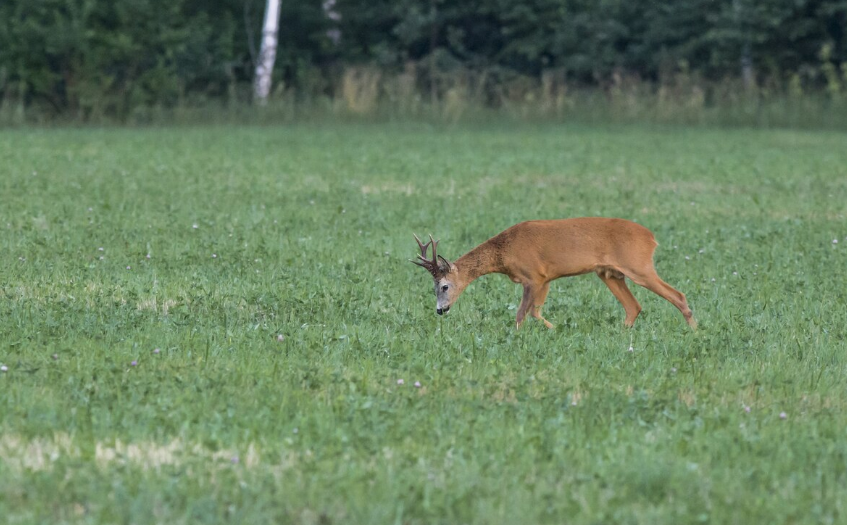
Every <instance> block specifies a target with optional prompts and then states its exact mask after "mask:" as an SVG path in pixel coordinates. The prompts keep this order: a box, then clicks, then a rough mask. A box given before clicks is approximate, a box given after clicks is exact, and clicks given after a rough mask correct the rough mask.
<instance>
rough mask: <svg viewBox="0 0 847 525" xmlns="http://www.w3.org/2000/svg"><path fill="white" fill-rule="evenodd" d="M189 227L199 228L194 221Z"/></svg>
mask: <svg viewBox="0 0 847 525" xmlns="http://www.w3.org/2000/svg"><path fill="white" fill-rule="evenodd" d="M191 227H192V228H194V229H195V230H196V229H197V228H199V227H200V226H198V225H197V223H196V222H195V223H194V224H192V225H191Z"/></svg>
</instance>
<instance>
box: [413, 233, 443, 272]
mask: <svg viewBox="0 0 847 525" xmlns="http://www.w3.org/2000/svg"><path fill="white" fill-rule="evenodd" d="M412 235H414V236H415V241H417V243H418V248H420V249H421V254H420V255H418V260H417V261H414V260H411V259H410V261H411V262H413V263H415V264H417V265H418V266H421V267H423V268H425V269H426V270H427V271H428V272H429V273H431V274H432V276H433V277H438V275H439V269H438V254H437V253H436V251H435V249H436V246H437V245H438V241H436V240H434V239H433V238H432V234H430V235H429V242H427V243H426V244H424V243H422V242H421V240H420V239H418V236H417V235H415V234H414V233H413V234H412ZM430 246H432V259H428V258H427V256H426V252H427V251H428V250H429V247H430Z"/></svg>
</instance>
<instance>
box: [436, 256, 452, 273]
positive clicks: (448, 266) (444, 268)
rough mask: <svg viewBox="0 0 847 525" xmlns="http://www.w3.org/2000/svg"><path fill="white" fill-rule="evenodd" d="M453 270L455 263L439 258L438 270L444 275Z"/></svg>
mask: <svg viewBox="0 0 847 525" xmlns="http://www.w3.org/2000/svg"><path fill="white" fill-rule="evenodd" d="M453 268H454V266H453V263H451V262H450V261H448V260H447V259H445V258H444V257H442V256H440V255H439V256H438V269H439V270H440V271H441V272H442V273H447V272H449V271H450V270H452V269H453Z"/></svg>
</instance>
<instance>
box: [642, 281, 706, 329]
mask: <svg viewBox="0 0 847 525" xmlns="http://www.w3.org/2000/svg"><path fill="white" fill-rule="evenodd" d="M627 277H629V278H630V279H632V282H634V283H635V284H637V285H639V286H643V287H644V288H647V289H648V290H650V291H651V292H653V293H655V294H656V295H658V296H659V297H664V298H665V299H667V300H668V301H669V302H670V303H671V304H672V305H674V306H676V307H677V309H678V310H679V311H680V312H682V316H683V317H685V321H686V322H687V323H688V326H690V327H691V328H695V329H696V328H697V321H695V320H694V315H693V314H692V313H691V308H689V307H688V301H687V300H686V299H685V294H683V293H682V292H680V291H679V290H676V289H675V288H674V287H673V286H671V285H669V284H668V283H666V282H665V281H663V280H662V279H661V278H660V277H659V275H658V274H657V273H656V271H655V270H652V269H651V271H649V272H644V273H642V274H635V275H627Z"/></svg>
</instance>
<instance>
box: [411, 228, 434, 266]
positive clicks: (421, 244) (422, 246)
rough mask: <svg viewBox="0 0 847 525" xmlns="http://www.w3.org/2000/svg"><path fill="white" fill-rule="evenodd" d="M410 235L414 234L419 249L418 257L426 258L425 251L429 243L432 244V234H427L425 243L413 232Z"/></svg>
mask: <svg viewBox="0 0 847 525" xmlns="http://www.w3.org/2000/svg"><path fill="white" fill-rule="evenodd" d="M412 235H414V236H415V240H416V241H417V242H418V248H420V249H421V254H420V257H421V258H422V259H423V260H426V251H427V248H429V245H430V244H432V235H430V236H429V242H428V243H426V244H424V243H422V242H421V240H420V239H418V236H417V235H415V234H414V233H413V234H412Z"/></svg>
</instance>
